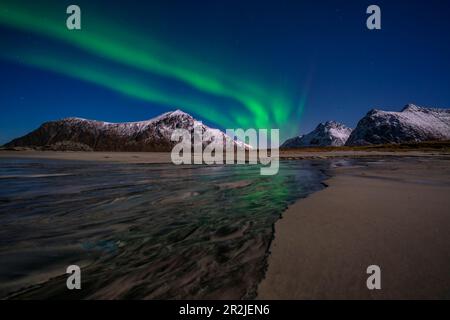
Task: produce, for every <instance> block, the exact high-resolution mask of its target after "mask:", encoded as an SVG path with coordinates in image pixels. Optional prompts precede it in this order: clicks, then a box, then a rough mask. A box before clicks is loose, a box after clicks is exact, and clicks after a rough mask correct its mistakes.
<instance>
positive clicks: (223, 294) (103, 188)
mask: <svg viewBox="0 0 450 320" xmlns="http://www.w3.org/2000/svg"><path fill="white" fill-rule="evenodd" d="M328 165H329V163H328V162H325V161H322V162H313V161H286V162H281V164H280V171H279V174H278V175H276V176H261V175H260V170H259V166H256V165H254V166H249V165H240V166H237V165H231V166H174V165H172V164H160V165H145V164H141V165H140V164H105V163H94V162H82V161H78V162H76V161H54V160H53V161H52V160H29V159H28V160H21V159H15V160H6V159H2V160H0V225H1V229H0V261H2V263H1V264H0V297H6V296H10V297H11V295H12V294H13V293H15V294H17V295H16V296H14V297H17V298H106V299H108V298H119V299H120V298H159V299H167V298H233V299H239V298H252V297H254V296H255V293H256V287H257V284H258V282H259V281H260V280H261V279H262V277H263V274H264V268H265V263H266V262H265V261H266V254H267V250H268V248H269V245H270V241H271V239H272V235H273V229H272V228H273V224H274V222H275V221H276V220H277V219H278V218H279V217H280V214H281V213H282V212H283V210H284V209H285V208H286V207H287V205H289V204H290V203H292V202H293V201H295V200H296V199H298V198H301V197H305V196H307V195H308V194H310V193H312V192H314V191H317V190H319V189H321V188H323V185H322V184H321V181H322V180H324V179H325V178H326V176H325V173H324V170H326V169H327V166H328ZM70 264H77V265H79V266H81V271H82V290H74V291H69V290H67V288H66V283H65V282H66V275H65V270H66V267H67V266H68V265H70Z"/></svg>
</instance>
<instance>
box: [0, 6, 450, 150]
mask: <svg viewBox="0 0 450 320" xmlns="http://www.w3.org/2000/svg"><path fill="white" fill-rule="evenodd" d="M74 3H76V4H77V5H79V6H80V7H81V10H82V30H77V31H69V30H67V28H66V25H65V19H66V17H67V14H66V12H65V9H66V7H67V6H68V5H69V4H73V3H72V2H69V1H54V0H53V1H50V0H47V1H45V0H41V1H33V2H31V1H30V2H29V1H21V2H18V1H12V0H1V2H0V4H1V7H0V30H1V31H2V43H1V45H0V49H1V53H0V62H1V65H2V69H3V72H2V77H3V78H2V79H3V80H7V79H8V78H14V80H15V82H14V81H13V82H11V84H10V86H12V85H13V84H14V83H20V82H21V81H20V80H21V79H19V75H22V76H23V75H26V80H27V81H29V82H33V84H34V85H33V87H32V88H33V90H31V91H33V92H37V91H38V90H39V94H38V93H36V95H39V96H41V97H42V96H43V95H44V96H45V99H43V101H36V98H35V97H34V96H33V95H31V98H30V97H29V91H30V90H26V89H25V88H23V92H19V91H20V89H19V88H17V86H16V87H15V88H13V89H14V90H7V89H6V88H7V85H6V86H4V92H2V95H1V96H0V99H1V100H0V103H1V105H2V109H3V110H2V114H3V115H4V116H3V120H1V121H0V128H2V129H4V130H3V132H2V130H0V142H6V140H7V139H8V138H12V136H13V135H17V134H19V133H21V134H23V133H26V131H28V130H30V129H33V126H36V125H37V124H38V123H39V122H42V121H47V120H51V119H53V118H55V117H61V116H63V117H65V116H82V117H88V118H97V119H99V120H105V121H131V120H133V121H136V120H144V119H146V118H150V117H152V116H155V115H157V114H160V113H162V112H164V111H169V110H174V109H176V108H179V109H182V110H184V111H186V112H189V113H191V114H192V115H194V116H195V117H196V118H198V119H201V120H204V121H206V122H207V123H209V124H211V125H214V126H217V127H219V128H222V129H224V128H238V127H241V128H280V129H281V135H282V139H284V138H286V137H289V136H292V135H294V134H298V133H299V132H301V131H305V130H307V129H309V128H311V127H313V126H315V125H316V124H317V123H316V122H318V121H325V120H329V119H333V120H338V121H343V122H347V124H349V125H355V123H354V121H355V119H356V118H357V117H358V116H360V115H361V113H364V112H365V111H366V110H367V109H369V108H370V107H373V106H374V105H376V104H382V105H383V104H384V105H386V104H388V105H392V104H396V103H400V104H404V103H406V102H409V101H411V100H414V102H417V103H421V102H423V103H424V104H430V103H431V104H432V103H437V104H443V103H446V102H447V101H448V98H449V97H448V95H445V94H443V91H444V90H439V88H435V89H434V90H433V91H432V92H431V96H430V90H427V89H428V88H427V86H425V87H424V86H423V83H421V80H419V81H416V84H415V85H416V86H420V88H421V90H423V91H421V90H411V83H410V81H411V77H410V75H408V72H405V69H406V68H407V65H406V64H405V62H404V61H401V59H402V58H401V56H400V53H399V52H398V51H393V53H392V54H388V53H384V52H382V51H381V49H382V48H383V46H386V45H388V46H390V45H391V43H394V42H395V41H397V42H398V37H397V36H398V34H397V33H401V34H402V35H404V34H403V33H404V32H407V30H406V29H405V30H403V29H402V28H400V29H399V28H398V27H397V28H396V29H395V28H393V27H392V26H391V28H393V29H394V31H393V32H391V33H389V32H385V31H382V32H383V33H380V34H378V35H375V34H368V33H367V31H366V30H364V28H363V26H364V24H362V26H359V25H358V23H359V20H358V17H359V19H361V20H362V21H364V18H365V15H364V12H365V10H364V5H355V4H353V6H352V5H349V4H348V3H347V2H343V1H331V2H327V3H324V4H323V5H312V4H305V3H304V2H302V1H282V2H280V3H278V4H277V3H275V2H273V3H272V2H269V3H259V2H257V1H250V0H249V1H244V3H242V2H238V1H231V2H230V1H228V2H222V1H208V2H206V1H196V2H195V3H194V2H190V3H189V2H186V1H176V0H170V1H164V2H162V1H161V2H160V1H152V2H151V3H150V4H144V3H143V2H142V1H134V0H132V1H106V0H105V1H86V0H82V1H75V2H74ZM386 8H387V9H386V10H388V9H389V8H392V10H393V11H394V12H397V11H398V10H399V9H400V8H401V6H398V7H395V6H393V5H390V7H387V5H386ZM346 9H347V10H348V12H347V13H346V11H345V10H346ZM360 9H361V10H362V11H361V12H362V13H361V14H359V10H360ZM419 9H420V10H421V9H422V8H420V7H418V8H414V7H413V8H412V9H411V10H419ZM422 12H423V10H422ZM433 12H436V10H434V11H433ZM433 14H434V13H433ZM383 16H385V15H383ZM386 16H387V18H386V21H384V23H385V24H384V25H386V26H387V27H386V28H389V26H390V23H391V22H390V20H388V19H391V17H390V16H389V14H387V15H386ZM318 17H322V20H320V21H321V22H322V23H323V24H321V23H320V21H319V20H318ZM429 18H430V19H431V18H433V19H435V18H436V17H435V16H430V17H429ZM344 19H347V20H344ZM434 23H435V24H436V22H434ZM447 25H448V23H447ZM401 26H402V25H401V23H400V27H401ZM437 27H439V26H436V25H434V26H433V25H431V26H428V29H431V30H428V29H427V30H428V31H429V32H433V31H434V30H435V29H436V30H437ZM421 32H422V33H425V31H423V30H422V31H421ZM383 37H384V38H383ZM403 42H404V43H403V45H411V44H417V45H420V46H419V47H420V48H422V45H423V43H422V42H427V38H426V37H423V38H422V37H419V38H418V39H408V38H406V39H403ZM417 42H419V43H417ZM371 45H372V47H371ZM400 45H401V44H399V46H400ZM440 49H441V50H440V51H439V53H438V55H439V57H436V53H433V52H432V53H431V54H430V53H429V52H425V53H424V52H419V53H417V52H416V53H413V54H411V53H410V55H409V58H410V61H409V62H410V63H415V61H416V60H417V61H419V60H420V61H421V62H420V63H415V65H416V66H417V68H418V69H417V70H415V74H416V75H418V76H425V75H427V73H429V72H430V67H429V66H427V64H426V62H427V61H430V60H429V59H430V58H434V61H441V60H442V57H443V56H444V55H445V53H446V52H448V51H450V50H449V48H448V45H442V48H440ZM405 50H406V49H405ZM357 55H359V56H358V57H356V56H357ZM441 56H442V57H441ZM424 57H425V58H428V60H427V59H425V60H423V59H424ZM399 61H400V62H399ZM407 62H408V61H407ZM3 66H6V68H4V67H3ZM392 66H396V70H393V68H392ZM448 69H450V67H449V65H448V62H446V61H444V62H443V63H442V65H441V69H440V70H436V71H437V73H435V74H434V76H436V77H438V78H442V77H443V74H444V72H445V70H448ZM18 70H20V72H17V71H18ZM372 72H374V73H372ZM365 75H367V77H366V79H362V78H363V77H365ZM369 75H370V76H369ZM383 75H386V77H388V81H387V82H386V83H383V82H382V81H380V80H381V79H383ZM61 79H64V80H61ZM22 80H24V79H22ZM445 80H446V81H447V82H445V81H444V83H442V81H441V82H440V83H441V84H442V86H444V85H445V84H446V83H447V84H448V78H447V79H445ZM66 81H67V83H66ZM2 82H4V83H6V82H8V81H2ZM63 82H64V85H65V86H66V87H63ZM393 85H394V86H395V85H396V86H397V87H395V89H396V90H397V92H393ZM52 87H53V88H54V87H58V88H59V89H60V92H59V94H61V95H63V94H66V95H65V96H69V95H72V96H71V97H74V96H75V97H77V92H78V96H79V97H80V98H79V100H78V101H72V102H71V103H68V105H60V104H59V103H58V105H57V106H56V105H50V104H51V103H49V101H48V100H50V101H52V102H53V104H55V101H56V98H55V99H54V100H52V98H51V97H47V96H49V95H52V94H54V92H53V90H52ZM386 89H388V90H386ZM61 90H62V91H61ZM104 90H106V91H104ZM7 92H14V94H15V97H14V98H13V97H10V96H8V95H7ZM96 92H98V95H97V94H96ZM426 94H428V95H426ZM99 97H101V98H99ZM118 97H119V98H118ZM75 99H76V98H75ZM98 99H101V104H98V105H94V104H95V102H96V101H98ZM446 99H447V100H446ZM30 100H32V101H30ZM44 100H45V101H44ZM72 100H73V99H72ZM14 104H17V105H16V106H14ZM61 104H62V103H61ZM74 105H79V107H75V109H74ZM83 105H88V106H89V107H87V106H85V107H83ZM105 105H108V106H109V108H107V107H105ZM37 107H41V108H44V109H45V110H47V111H46V112H41V113H40V117H41V119H37V118H35V117H31V115H30V119H29V120H27V119H22V121H23V123H22V124H21V125H18V126H16V127H17V128H12V125H10V123H12V122H14V120H13V119H12V118H18V117H19V114H20V115H24V114H26V113H27V109H31V108H37ZM16 108H19V109H22V110H21V111H20V113H19V111H17V112H18V113H16V114H15V115H14V116H12V114H13V113H14V112H13V111H14V110H17V109H16ZM55 108H59V109H58V111H57V112H56V111H55V112H54V114H53V113H52V112H51V111H50V109H53V110H54V109H55ZM61 108H62V109H61ZM137 108H142V110H139V111H137V110H136V109H137ZM94 109H95V111H94ZM109 109H110V110H109ZM8 110H10V111H11V118H9V113H8ZM111 110H114V111H111ZM313 111H314V114H313V113H312V112H313ZM305 112H308V114H305ZM351 112H352V113H354V115H350V113H351ZM31 113H34V114H35V113H36V110H34V111H33V112H31ZM38 118H39V117H38ZM34 119H35V120H36V121H35V122H34V121H33V120H34ZM38 120H39V121H38ZM349 122H350V123H349ZM352 122H353V123H352ZM302 125H303V126H302ZM20 130H22V131H25V132H22V131H20ZM19 131H20V132H19ZM5 132H6V133H5ZM10 135H11V136H10Z"/></svg>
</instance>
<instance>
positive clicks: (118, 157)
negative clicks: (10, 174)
mask: <svg viewBox="0 0 450 320" xmlns="http://www.w3.org/2000/svg"><path fill="white" fill-rule="evenodd" d="M446 154H447V155H448V152H445V151H440V150H435V151H417V150H408V151H362V150H335V151H302V150H301V149H299V150H288V151H281V152H280V159H281V160H283V159H289V160H293V159H327V158H348V157H349V158H355V157H390V156H410V157H435V156H439V155H446ZM2 158H31V159H33V158H34V159H51V160H85V161H106V162H121V163H170V162H171V158H170V152H97V151H95V152H86V151H37V150H21V151H12V150H0V159H2Z"/></svg>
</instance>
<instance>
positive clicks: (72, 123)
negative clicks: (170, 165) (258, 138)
mask: <svg viewBox="0 0 450 320" xmlns="http://www.w3.org/2000/svg"><path fill="white" fill-rule="evenodd" d="M198 123H199V121H197V120H195V119H194V118H193V117H192V116H191V115H189V114H188V113H186V112H183V111H181V110H179V109H177V110H175V111H170V112H166V113H164V114H162V115H160V116H157V117H155V118H153V119H150V120H146V121H138V122H122V123H110V122H103V121H96V120H87V119H83V118H76V117H71V118H65V119H62V120H57V121H50V122H46V123H44V124H42V125H41V126H40V127H39V128H38V129H36V130H34V131H33V132H30V133H29V134H27V135H25V136H23V137H20V138H17V139H14V140H13V141H11V142H9V143H7V144H5V147H31V148H41V149H42V148H44V149H50V150H59V149H58V148H60V146H63V147H64V148H65V149H64V150H70V148H72V147H73V148H75V147H76V148H77V150H79V149H82V150H93V151H170V150H172V148H173V146H174V145H175V144H176V142H175V141H172V140H171V136H172V133H173V132H174V130H176V129H185V130H188V131H189V132H191V133H192V132H193V130H194V127H195V126H196V125H197V124H198ZM202 130H203V132H209V136H210V139H209V140H208V141H203V142H204V146H206V145H207V144H209V143H210V142H211V141H214V140H217V139H223V141H224V143H233V144H234V145H235V146H236V147H239V148H246V149H248V148H250V147H249V146H247V145H245V144H243V143H242V142H241V141H233V140H232V139H231V138H230V137H228V136H226V135H225V133H223V132H222V131H220V130H218V129H213V128H209V127H208V126H206V125H204V124H202Z"/></svg>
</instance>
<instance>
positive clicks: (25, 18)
mask: <svg viewBox="0 0 450 320" xmlns="http://www.w3.org/2000/svg"><path fill="white" fill-rule="evenodd" d="M3 3H7V4H6V5H5V4H3V5H2V8H1V10H0V24H2V25H4V26H7V27H9V28H14V29H17V30H19V31H22V32H27V33H33V34H36V35H38V36H42V37H45V38H48V39H50V40H52V41H56V42H59V43H62V44H64V45H66V46H72V47H74V48H76V49H78V50H82V51H83V52H85V53H86V54H88V55H92V56H94V57H96V58H98V59H102V60H103V61H108V62H109V63H113V64H117V65H120V66H125V67H127V68H128V69H130V70H131V71H130V72H126V71H123V68H122V69H120V71H117V70H116V69H117V68H107V67H105V66H102V65H101V64H93V63H90V62H89V61H86V60H83V59H79V58H78V59H75V60H74V58H73V57H72V56H70V55H67V54H65V53H64V52H59V51H58V50H53V51H45V50H44V51H43V50H33V49H32V48H2V54H1V56H2V57H3V58H5V59H8V60H14V61H16V62H19V63H23V64H26V65H29V66H32V67H38V68H41V69H44V70H49V71H52V72H56V73H59V74H63V75H65V76H69V77H73V78H76V79H80V80H83V81H87V82H90V83H94V84H96V85H99V86H103V87H106V88H108V89H111V90H114V91H116V92H120V93H122V94H125V95H128V96H130V97H133V98H137V99H142V100H144V101H149V102H154V103H159V104H163V105H167V106H168V107H174V106H175V107H178V108H181V109H184V110H186V111H189V112H195V113H196V114H198V115H200V116H201V117H202V118H204V119H205V120H208V121H211V122H213V123H215V124H218V125H220V126H222V127H223V128H234V127H237V126H239V127H242V128H251V127H253V128H295V127H296V126H295V125H293V126H292V125H289V122H291V124H292V121H295V122H298V121H299V117H300V116H301V113H302V111H303V109H304V106H305V103H306V93H305V92H304V94H303V95H302V96H301V98H300V101H294V99H293V98H292V97H289V95H288V94H287V91H288V90H285V91H283V90H279V89H277V86H276V85H275V84H266V85H263V84H262V83H258V82H257V81H250V80H246V79H245V78H243V77H242V75H239V76H233V74H232V73H230V72H227V71H226V68H225V67H224V68H223V69H225V70H221V69H220V66H217V65H215V66H211V65H208V64H207V63H203V62H202V61H199V60H197V59H195V57H193V56H189V55H188V52H185V51H182V50H178V49H177V48H173V47H170V48H169V47H167V46H166V45H165V44H164V43H162V42H161V41H156V40H155V39H152V38H151V37H150V36H148V35H143V34H139V32H137V31H136V30H131V28H130V29H128V28H126V29H123V28H118V27H117V26H115V25H113V24H111V23H106V22H104V21H101V19H99V18H98V17H96V18H95V20H93V21H89V20H88V19H87V18H86V17H85V16H82V19H83V29H82V30H80V31H68V30H67V28H66V26H65V20H63V23H62V19H61V16H62V15H61V12H56V10H55V8H54V7H53V6H48V8H47V7H46V8H45V10H43V9H42V8H40V11H39V12H45V16H42V14H39V15H36V14H35V12H36V7H35V6H36V4H35V5H34V6H33V4H22V3H21V4H18V3H16V2H15V1H6V2H5V1H3ZM40 5H41V6H42V4H40ZM64 13H65V12H64ZM62 17H63V19H65V17H66V16H65V15H63V16H62ZM85 26H86V27H85ZM135 71H139V72H141V73H145V74H149V75H151V76H156V77H162V78H164V79H169V80H170V81H176V82H179V83H180V84H182V85H183V86H186V87H187V88H189V90H186V91H184V92H183V93H173V92H170V91H168V90H167V89H166V88H163V87H162V86H160V85H159V84H158V81H155V80H148V79H147V78H143V77H140V78H139V77H135V76H133V75H134V74H135ZM210 97H212V98H215V99H225V101H226V102H227V104H228V108H227V109H226V111H225V110H223V108H221V107H219V106H215V105H213V104H211V101H212V100H211V99H209V98H210ZM282 133H283V135H286V134H288V135H289V134H292V130H284V131H283V132H282Z"/></svg>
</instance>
